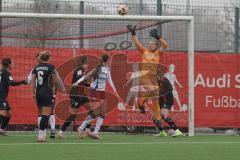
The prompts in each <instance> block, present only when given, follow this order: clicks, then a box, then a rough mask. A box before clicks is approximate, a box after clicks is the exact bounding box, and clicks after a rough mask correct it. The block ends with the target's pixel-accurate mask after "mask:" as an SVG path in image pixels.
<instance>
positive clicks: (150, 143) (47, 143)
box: [0, 141, 240, 146]
mask: <svg viewBox="0 0 240 160" xmlns="http://www.w3.org/2000/svg"><path fill="white" fill-rule="evenodd" d="M157 144H240V142H206V141H205V142H200V141H199V142H141V143H137V142H136V143H134V142H119V143H112V142H109V143H101V142H99V143H61V142H60V143H49V142H45V143H38V142H35V143H4V144H0V146H24V145H157Z"/></svg>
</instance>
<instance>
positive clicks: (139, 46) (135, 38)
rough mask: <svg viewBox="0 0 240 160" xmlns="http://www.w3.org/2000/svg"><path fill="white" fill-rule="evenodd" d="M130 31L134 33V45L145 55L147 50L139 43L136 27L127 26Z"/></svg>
mask: <svg viewBox="0 0 240 160" xmlns="http://www.w3.org/2000/svg"><path fill="white" fill-rule="evenodd" d="M127 28H128V30H129V31H130V32H131V33H132V37H133V42H134V44H135V45H136V46H137V48H138V50H139V51H140V52H141V53H143V52H144V51H145V50H146V48H145V47H144V46H143V45H142V44H141V43H140V42H139V40H138V37H137V35H136V26H132V25H127Z"/></svg>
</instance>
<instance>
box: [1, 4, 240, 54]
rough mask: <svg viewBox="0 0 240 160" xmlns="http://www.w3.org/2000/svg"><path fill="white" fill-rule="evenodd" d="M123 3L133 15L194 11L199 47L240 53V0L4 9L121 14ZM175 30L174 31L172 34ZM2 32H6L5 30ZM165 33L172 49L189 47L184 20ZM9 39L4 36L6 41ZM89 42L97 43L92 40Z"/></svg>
mask: <svg viewBox="0 0 240 160" xmlns="http://www.w3.org/2000/svg"><path fill="white" fill-rule="evenodd" d="M119 4H127V5H128V6H129V14H130V15H193V16H194V17H195V49H196V50H198V51H210V52H229V53H236V52H238V51H239V49H240V47H239V46H240V45H239V44H240V42H239V27H240V26H239V7H240V1H239V0H228V1H226V0H198V1H190V0H82V1H81V0H1V11H2V12H29V13H31V12H34V13H64V14H117V12H116V8H117V6H118V5H119ZM84 25H88V24H84ZM2 26H4V27H5V28H7V27H8V25H7V22H6V21H4V20H3V21H2ZM181 26H182V27H181ZM63 30H64V29H63ZM173 30H174V35H173V34H171V32H172V31H173ZM2 32H3V33H2V34H4V30H2ZM66 32H69V28H66ZM86 32H87V31H86ZM74 34H87V33H80V32H78V33H74ZM162 34H163V36H165V37H166V38H167V39H168V40H169V41H170V44H171V45H170V47H171V48H170V49H171V50H185V49H186V46H187V44H186V27H185V25H184V24H183V25H182V24H179V23H178V22H172V23H168V24H164V25H163V26H162ZM145 38H146V37H144V36H142V37H141V39H142V41H144V42H145ZM11 41H13V40H11ZM8 43H9V40H6V39H4V38H3V39H2V45H7V44H8ZM92 43H93V42H92ZM15 44H17V43H15ZM86 45H94V44H91V42H88V43H87V44H86Z"/></svg>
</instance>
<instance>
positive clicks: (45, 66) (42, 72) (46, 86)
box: [32, 63, 55, 95]
mask: <svg viewBox="0 0 240 160" xmlns="http://www.w3.org/2000/svg"><path fill="white" fill-rule="evenodd" d="M32 73H33V74H34V75H35V76H36V85H37V87H36V94H37V95H39V94H40V95H53V94H54V88H53V79H52V75H53V74H55V67H54V66H53V65H52V64H49V63H41V64H38V65H37V66H36V67H35V68H34V69H33V72H32Z"/></svg>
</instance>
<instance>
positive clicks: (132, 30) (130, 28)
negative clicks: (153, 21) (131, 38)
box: [127, 24, 137, 35]
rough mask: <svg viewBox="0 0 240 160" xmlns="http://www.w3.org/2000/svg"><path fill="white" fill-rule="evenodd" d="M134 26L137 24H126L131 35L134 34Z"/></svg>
mask: <svg viewBox="0 0 240 160" xmlns="http://www.w3.org/2000/svg"><path fill="white" fill-rule="evenodd" d="M136 28H137V26H133V25H130V24H129V25H127V29H128V30H129V31H130V32H131V33H132V35H136Z"/></svg>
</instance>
